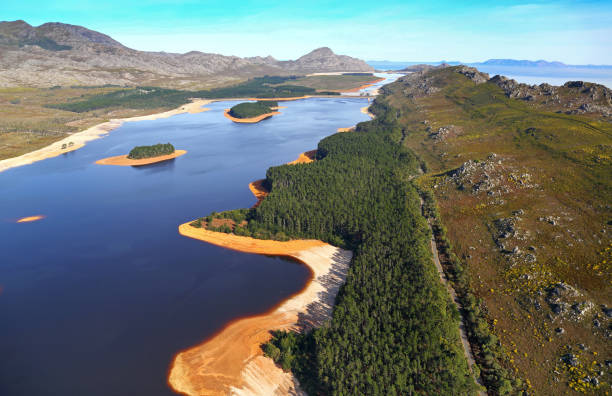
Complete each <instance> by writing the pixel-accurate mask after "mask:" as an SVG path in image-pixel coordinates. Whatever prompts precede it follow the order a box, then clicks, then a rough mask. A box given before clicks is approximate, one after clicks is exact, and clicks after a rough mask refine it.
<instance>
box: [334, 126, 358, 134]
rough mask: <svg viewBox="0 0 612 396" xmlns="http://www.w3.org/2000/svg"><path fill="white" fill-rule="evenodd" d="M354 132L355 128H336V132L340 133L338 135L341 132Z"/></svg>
mask: <svg viewBox="0 0 612 396" xmlns="http://www.w3.org/2000/svg"><path fill="white" fill-rule="evenodd" d="M354 130H355V127H354V126H352V127H348V128H338V130H337V131H336V132H340V133H342V132H353V131H354Z"/></svg>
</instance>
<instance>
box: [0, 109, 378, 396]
mask: <svg viewBox="0 0 612 396" xmlns="http://www.w3.org/2000/svg"><path fill="white" fill-rule="evenodd" d="M232 104H233V103H230V102H219V103H213V104H211V105H209V106H207V107H210V108H211V109H212V110H211V111H208V112H205V113H200V114H185V115H178V116H174V117H171V118H169V119H163V120H156V121H141V122H132V123H126V124H124V125H123V126H122V127H121V128H119V129H117V130H115V131H113V132H111V133H110V134H109V135H108V136H106V137H104V138H102V139H99V140H96V141H93V142H91V143H89V144H88V145H87V146H85V147H84V148H82V149H80V150H77V151H75V152H73V153H69V154H66V155H63V156H61V157H58V158H54V159H48V160H45V161H42V162H38V163H36V164H33V165H29V166H24V167H20V168H15V169H11V170H9V171H6V172H3V173H0V192H1V194H0V240H1V249H0V395H15V396H16V395H28V396H35V395H104V396H110V395H171V394H173V393H172V392H171V391H170V389H169V388H168V387H167V385H166V377H167V371H168V368H169V364H170V362H171V360H172V357H173V356H174V355H175V354H176V352H178V351H179V350H181V349H184V348H187V347H189V346H192V345H194V344H197V343H199V342H201V341H202V340H204V339H206V338H207V337H209V336H210V335H212V334H213V333H214V332H216V331H218V330H219V329H220V328H222V327H223V325H224V324H226V323H227V322H229V321H230V320H232V319H234V318H237V317H240V316H244V315H252V314H257V313H262V312H265V311H267V310H268V309H270V308H271V307H273V306H274V305H276V304H278V303H279V302H280V301H282V300H283V299H285V298H286V297H288V296H289V295H291V294H293V293H295V292H297V291H298V290H299V289H300V288H302V287H303V286H304V284H305V282H306V281H307V279H308V277H309V271H308V269H307V268H305V267H304V266H302V265H299V264H297V263H294V262H291V261H287V260H283V259H280V258H271V257H264V256H257V255H250V254H244V253H239V252H234V251H230V250H225V249H221V248H218V247H215V246H211V245H208V244H206V243H203V242H199V241H196V240H192V239H188V238H185V237H181V236H180V235H179V234H178V232H177V226H178V225H179V224H180V223H183V222H185V221H188V220H191V219H194V218H196V217H199V216H202V215H206V214H208V213H210V212H211V211H221V210H227V209H234V208H242V207H248V206H251V205H252V204H253V203H254V202H255V198H254V197H253V196H252V195H251V193H250V191H249V189H248V183H249V182H250V181H253V180H256V179H260V178H262V177H264V176H265V171H266V169H267V168H268V167H270V166H273V165H279V164H283V163H286V162H288V161H291V160H293V159H295V158H297V156H298V154H299V153H301V152H303V151H306V150H310V149H313V148H316V144H317V143H318V141H319V140H320V139H322V138H323V137H325V136H328V135H330V134H331V133H333V132H334V131H335V130H336V129H337V128H339V127H348V126H351V125H354V124H355V123H356V122H360V121H365V120H367V119H368V117H367V116H365V115H364V114H361V113H360V111H359V109H360V108H361V107H363V106H364V105H365V101H364V100H363V99H340V98H339V99H309V100H302V101H296V102H287V103H283V105H284V106H287V108H286V109H283V110H281V112H282V115H280V116H277V117H274V118H272V119H270V120H266V121H263V122H261V123H259V124H254V125H242V124H234V123H232V122H231V121H229V120H227V119H226V118H225V117H223V115H222V112H223V109H225V108H227V107H230V106H231V105H232ZM160 142H161V143H165V142H171V143H172V144H174V146H175V147H176V148H177V149H185V150H187V151H188V153H187V154H186V155H184V156H182V157H180V158H177V159H175V160H173V161H169V162H165V163H161V164H157V165H151V166H147V167H140V168H133V167H115V166H101V165H95V164H94V161H96V160H98V159H100V158H104V157H108V156H114V155H121V154H125V153H127V152H128V151H129V150H130V149H131V148H132V147H133V146H135V145H145V144H155V143H160ZM37 214H43V215H45V216H46V218H45V219H43V220H41V221H38V222H34V223H22V224H16V223H15V220H17V219H18V218H20V217H24V216H31V215H37Z"/></svg>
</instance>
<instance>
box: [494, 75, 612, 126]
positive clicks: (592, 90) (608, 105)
mask: <svg viewBox="0 0 612 396" xmlns="http://www.w3.org/2000/svg"><path fill="white" fill-rule="evenodd" d="M489 81H490V82H492V83H493V84H495V85H497V86H499V87H500V88H501V89H503V90H504V92H505V94H506V96H507V97H509V98H514V99H522V100H526V101H537V102H539V103H543V104H545V105H553V106H557V107H559V108H562V109H563V110H559V111H562V112H564V113H566V114H584V113H595V114H599V115H602V116H604V117H612V90H610V89H609V88H607V87H605V86H603V85H600V84H595V83H590V82H584V81H568V82H566V83H565V84H564V85H563V86H560V87H557V86H553V85H550V84H546V83H543V84H540V85H528V84H523V83H518V82H516V81H515V80H512V79H510V78H507V77H504V76H500V75H496V76H494V77H493V78H491V79H490V80H489Z"/></svg>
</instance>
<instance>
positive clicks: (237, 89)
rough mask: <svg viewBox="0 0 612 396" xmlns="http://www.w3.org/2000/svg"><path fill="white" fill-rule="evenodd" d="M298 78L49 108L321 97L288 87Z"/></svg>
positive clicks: (152, 91) (90, 99) (91, 98)
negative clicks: (208, 100)
mask: <svg viewBox="0 0 612 396" xmlns="http://www.w3.org/2000/svg"><path fill="white" fill-rule="evenodd" d="M296 78H297V77H295V76H292V77H276V76H272V77H270V76H266V77H256V78H253V79H251V80H248V81H245V82H243V83H240V84H238V85H234V86H229V87H223V88H215V89H210V90H201V91H181V90H176V89H167V88H159V87H135V88H125V89H119V90H113V91H111V92H107V93H101V94H98V93H96V94H91V95H85V94H84V95H82V96H81V97H78V98H73V100H71V101H68V102H65V103H57V104H49V105H47V106H48V107H50V108H55V109H61V110H66V111H72V112H76V113H82V112H87V111H92V110H96V109H106V108H110V107H122V106H123V107H129V108H132V109H155V108H160V107H169V108H172V107H178V106H180V105H182V104H185V103H187V102H188V101H189V98H208V99H220V98H249V97H253V98H290V97H300V96H305V95H318V94H319V93H317V92H316V90H315V89H314V88H309V87H304V86H300V85H289V84H285V83H286V82H287V81H291V80H295V79H296Z"/></svg>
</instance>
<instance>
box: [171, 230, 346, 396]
mask: <svg viewBox="0 0 612 396" xmlns="http://www.w3.org/2000/svg"><path fill="white" fill-rule="evenodd" d="M179 233H180V234H181V235H184V236H187V237H190V238H194V239H198V240H201V241H205V242H208V243H212V244H214V245H217V246H222V247H225V248H228V249H233V250H238V251H241V252H247V253H256V254H265V255H274V256H288V257H292V258H294V259H296V260H298V261H300V262H302V263H303V264H305V265H306V266H308V268H310V270H311V271H312V280H311V281H310V282H308V284H307V286H306V287H305V288H304V289H303V290H302V291H300V292H299V293H297V294H296V295H294V296H293V297H291V298H290V299H288V300H286V301H284V302H282V303H281V304H280V305H279V306H277V307H275V308H274V309H272V310H271V311H270V312H268V313H266V314H263V315H258V316H253V317H248V318H242V319H238V320H236V321H234V322H232V323H230V324H229V325H227V326H226V327H225V328H223V329H222V330H221V331H220V332H219V333H217V334H216V335H214V336H213V337H211V338H210V339H208V340H206V341H205V342H203V343H202V344H200V345H197V346H195V347H192V348H189V349H187V350H185V351H183V352H180V353H179V354H177V355H176V357H175V358H174V361H173V362H172V365H171V369H170V374H169V378H168V383H169V384H170V386H171V387H172V388H173V389H174V390H176V391H178V392H181V393H183V394H187V395H194V396H195V395H227V394H235V395H253V394H257V395H264V394H265V395H275V394H283V395H286V394H300V392H301V391H300V390H299V388H298V385H297V381H296V380H295V379H294V378H293V376H292V375H291V374H289V373H284V372H283V371H282V369H280V368H279V367H277V366H276V365H274V363H273V362H272V360H271V359H268V358H265V357H264V356H263V352H262V351H261V348H260V345H261V344H262V343H264V342H266V341H268V340H269V339H270V337H271V335H270V331H271V330H276V329H286V330H289V329H291V330H297V331H302V330H305V329H310V328H312V327H317V326H320V325H322V324H323V323H324V322H325V321H326V320H328V319H329V318H330V317H331V313H332V308H333V304H334V300H335V296H336V294H337V293H338V289H339V288H340V285H341V284H342V283H344V280H345V279H346V273H347V271H348V266H349V263H350V260H351V257H352V253H351V252H350V251H346V250H343V249H340V248H337V247H334V246H331V245H328V244H326V243H324V242H321V241H317V240H293V241H287V242H279V241H270V240H260V239H254V238H249V237H241V236H237V235H232V234H225V233H218V232H213V231H208V230H205V229H202V228H195V227H192V226H191V225H190V224H189V223H185V224H181V225H180V226H179ZM292 392H293V393H292Z"/></svg>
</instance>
